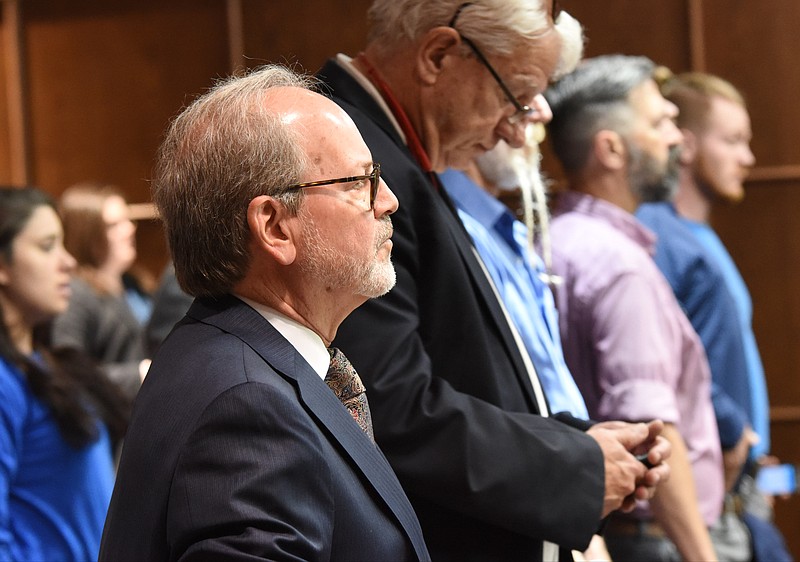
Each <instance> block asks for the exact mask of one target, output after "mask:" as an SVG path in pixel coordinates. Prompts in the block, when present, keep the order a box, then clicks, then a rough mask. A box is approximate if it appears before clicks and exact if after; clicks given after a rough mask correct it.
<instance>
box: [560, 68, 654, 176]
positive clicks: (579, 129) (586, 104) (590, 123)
mask: <svg viewBox="0 0 800 562" xmlns="http://www.w3.org/2000/svg"><path fill="white" fill-rule="evenodd" d="M654 70H655V64H654V63H653V61H651V60H650V59H648V58H647V57H632V56H625V55H606V56H601V57H595V58H592V59H587V60H585V61H583V62H582V63H581V64H580V65H578V67H577V68H576V69H575V70H574V71H573V72H572V73H570V74H568V75H566V76H565V77H563V78H562V79H561V80H560V81H559V82H557V83H556V84H554V85H553V86H551V87H550V88H548V90H547V91H546V92H545V94H544V95H545V98H546V99H547V102H548V103H549V104H550V108H551V109H552V111H553V120H552V121H551V122H550V124H549V125H548V129H549V133H550V141H551V144H552V147H553V151H554V152H555V153H556V156H558V159H559V160H560V161H561V164H562V165H563V166H564V170H565V171H567V172H575V171H578V170H580V169H581V168H582V167H583V166H584V165H585V164H586V162H587V160H588V157H589V153H590V151H591V147H592V142H593V139H594V136H595V135H596V134H597V133H598V132H599V131H601V130H603V129H610V130H614V131H617V132H618V133H620V134H621V135H623V136H626V135H627V133H628V128H629V126H630V125H631V123H632V117H633V115H632V111H631V108H630V105H629V96H630V93H631V90H633V89H635V88H636V87H637V86H639V85H640V84H642V83H644V82H645V81H647V80H649V79H652V78H653V72H654Z"/></svg>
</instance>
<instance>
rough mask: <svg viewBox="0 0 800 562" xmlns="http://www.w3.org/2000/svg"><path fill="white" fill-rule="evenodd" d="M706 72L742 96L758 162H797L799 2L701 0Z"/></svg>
mask: <svg viewBox="0 0 800 562" xmlns="http://www.w3.org/2000/svg"><path fill="white" fill-rule="evenodd" d="M703 11H704V19H705V21H706V23H707V25H706V26H705V27H704V30H705V36H706V53H707V66H708V71H710V72H714V73H717V74H720V75H721V76H724V77H725V78H727V79H729V80H731V81H732V82H734V83H735V84H736V85H737V87H739V88H740V89H741V90H742V91H743V92H744V93H745V95H746V97H747V99H748V103H749V110H750V115H751V118H752V121H753V130H754V133H755V136H754V137H753V152H754V153H755V155H756V158H757V159H758V163H759V165H762V166H775V165H789V164H794V165H797V164H800V143H798V142H797V130H798V128H800V104H798V103H797V92H798V91H800V72H798V69H797V53H798V52H800V33H798V32H797V30H798V29H799V28H800V2H796V1H794V0H759V1H758V2H746V1H742V0H705V2H704V10H703Z"/></svg>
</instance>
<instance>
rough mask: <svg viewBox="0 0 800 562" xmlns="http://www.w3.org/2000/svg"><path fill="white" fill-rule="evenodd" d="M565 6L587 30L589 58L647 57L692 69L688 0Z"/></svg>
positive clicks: (578, 1)
mask: <svg viewBox="0 0 800 562" xmlns="http://www.w3.org/2000/svg"><path fill="white" fill-rule="evenodd" d="M562 6H563V7H564V9H565V10H567V11H568V12H569V13H570V14H572V15H573V16H575V17H576V18H577V19H578V21H580V22H581V23H582V24H583V26H584V31H585V35H586V38H587V41H586V55H587V56H590V57H593V56H597V55H602V54H610V53H621V54H625V55H645V56H648V57H650V58H652V59H653V60H654V61H655V62H657V63H658V64H664V65H667V66H669V67H671V68H672V67H676V68H683V67H687V66H688V65H689V25H688V16H687V9H686V1H685V0H659V1H658V2H642V1H641V0H611V1H605V2H598V1H597V0H570V1H569V2H562Z"/></svg>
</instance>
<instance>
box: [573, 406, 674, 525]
mask: <svg viewBox="0 0 800 562" xmlns="http://www.w3.org/2000/svg"><path fill="white" fill-rule="evenodd" d="M663 429H664V422H662V421H661V420H653V421H651V422H648V423H627V422H621V421H610V422H601V423H598V424H596V425H594V426H592V427H591V428H590V429H589V431H587V432H586V433H587V434H588V435H590V436H591V437H592V438H594V439H595V440H596V441H597V443H598V444H599V445H600V449H601V450H602V452H603V459H604V463H605V485H606V488H605V497H604V500H603V517H605V516H606V515H608V514H609V513H611V512H612V511H614V510H617V509H620V510H622V511H630V510H632V509H633V508H634V506H635V505H636V500H648V499H650V498H652V497H653V495H654V494H655V492H656V487H657V486H658V484H659V483H660V482H664V481H665V480H666V479H667V478H669V465H668V464H666V463H665V462H664V461H665V460H666V459H668V458H669V456H670V453H671V452H672V448H671V446H670V444H669V442H668V441H667V440H666V439H664V438H663V437H661V432H662V431H663ZM644 454H646V455H647V457H646V458H647V462H648V463H649V464H650V466H651V468H648V467H647V466H646V465H645V464H644V463H643V462H641V461H639V460H638V459H637V458H636V456H635V455H644Z"/></svg>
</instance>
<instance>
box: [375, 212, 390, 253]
mask: <svg viewBox="0 0 800 562" xmlns="http://www.w3.org/2000/svg"><path fill="white" fill-rule="evenodd" d="M379 220H380V223H379V224H378V230H377V232H376V233H375V239H376V245H377V246H378V247H380V246H381V245H383V243H384V242H386V241H387V240H389V239H390V238H391V237H392V234H394V225H392V219H391V217H389V216H388V215H387V216H383V217H381V218H380V219H379Z"/></svg>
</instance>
